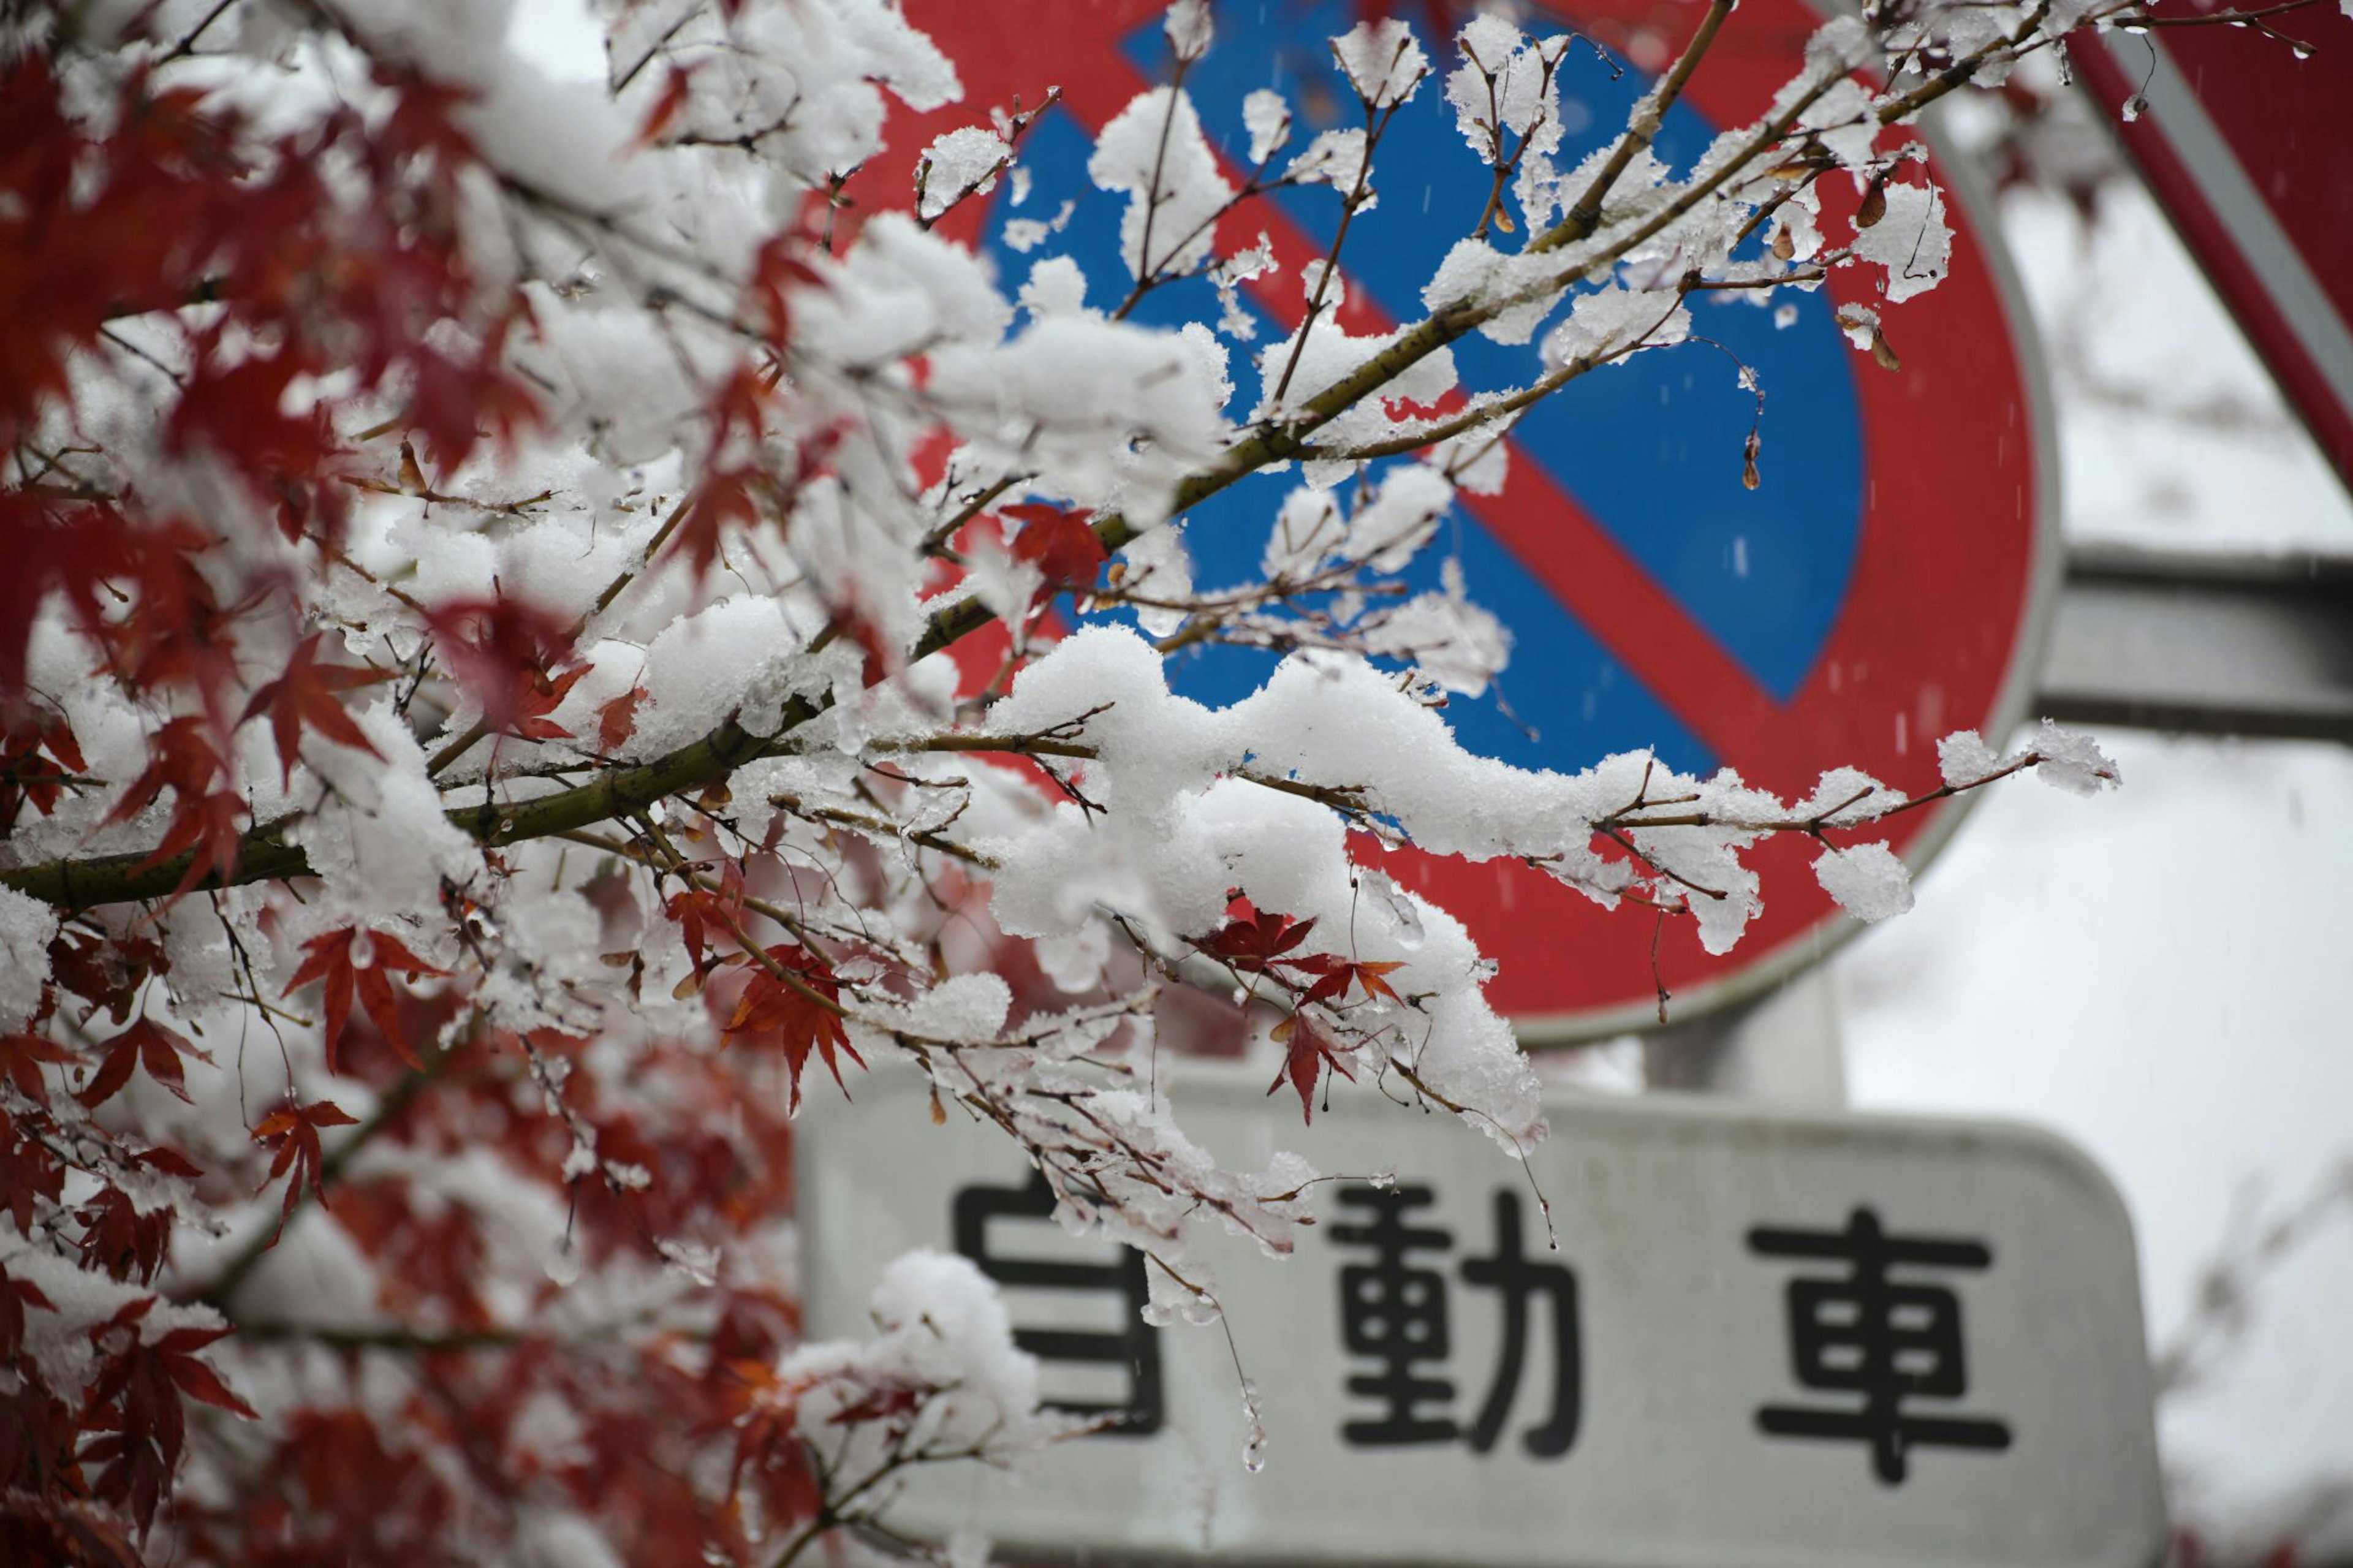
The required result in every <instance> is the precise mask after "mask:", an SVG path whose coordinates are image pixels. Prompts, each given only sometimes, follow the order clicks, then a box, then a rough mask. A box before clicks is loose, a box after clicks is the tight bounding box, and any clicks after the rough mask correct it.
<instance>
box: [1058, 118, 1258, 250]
mask: <svg viewBox="0 0 2353 1568" xmlns="http://www.w3.org/2000/svg"><path fill="white" fill-rule="evenodd" d="M1164 132H1166V134H1165V136H1164ZM1155 172H1156V176H1157V177H1156V180H1155ZM1087 177H1088V178H1090V179H1092V181H1094V183H1095V184H1098V185H1100V186H1102V187H1103V189H1104V190H1107V191H1124V192H1125V193H1127V195H1128V197H1129V200H1128V204H1127V212H1126V215H1125V216H1124V217H1122V218H1121V220H1120V229H1119V245H1120V254H1121V256H1122V257H1123V258H1124V259H1125V261H1126V262H1127V269H1128V271H1129V273H1130V274H1131V275H1132V276H1134V277H1136V278H1139V279H1141V278H1145V277H1148V276H1153V275H1155V274H1158V273H1162V272H1187V271H1191V270H1192V269H1194V268H1198V267H1199V266H1201V265H1203V264H1204V263H1206V262H1207V261H1208V259H1209V256H1210V247H1211V246H1212V244H1213V243H1214V241H1215V239H1216V234H1215V232H1214V231H1213V229H1212V228H1211V226H1210V225H1209V223H1208V219H1209V218H1211V217H1212V216H1215V215H1216V214H1217V212H1218V211H1219V208H1221V207H1223V206H1224V205H1225V204H1226V202H1227V201H1228V199H1229V198H1230V197H1231V196H1232V195H1233V194H1234V193H1233V187H1232V186H1231V185H1229V184H1227V183H1226V179H1225V176H1224V175H1223V174H1219V172H1218V156H1217V154H1216V153H1214V152H1212V151H1211V150H1210V148H1209V143H1208V139H1207V138H1206V137H1204V136H1203V135H1202V134H1201V118H1200V115H1199V114H1198V112H1197V111H1196V110H1194V108H1193V100H1192V97H1191V95H1190V94H1188V93H1185V92H1182V91H1178V90H1176V89H1170V88H1166V87H1155V88H1154V89H1151V90H1150V91H1148V92H1145V93H1141V94H1139V95H1138V96H1137V97H1136V98H1134V100H1131V101H1130V102H1129V104H1128V106H1127V107H1126V108H1125V109H1123V110H1120V111H1119V113H1118V114H1117V115H1116V116H1114V117H1113V120H1112V121H1111V123H1110V124H1108V125H1106V126H1104V127H1103V134H1102V135H1101V136H1100V137H1098V138H1097V139H1096V141H1095V150H1094V155H1093V156H1092V158H1090V159H1089V160H1088V161H1087ZM1147 237H1148V238H1149V240H1150V242H1151V254H1150V255H1148V256H1147V255H1145V241H1146V238H1147Z"/></svg>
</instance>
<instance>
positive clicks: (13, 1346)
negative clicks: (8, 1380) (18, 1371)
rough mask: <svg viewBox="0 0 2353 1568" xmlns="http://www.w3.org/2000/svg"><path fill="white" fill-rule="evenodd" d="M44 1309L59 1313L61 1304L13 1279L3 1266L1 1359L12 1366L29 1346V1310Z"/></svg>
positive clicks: (29, 1283)
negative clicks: (27, 1339)
mask: <svg viewBox="0 0 2353 1568" xmlns="http://www.w3.org/2000/svg"><path fill="white" fill-rule="evenodd" d="M27 1307H41V1308H45V1309H47V1310H49V1311H52V1312H54V1311H56V1310H58V1309H57V1304H56V1303H55V1302H53V1301H51V1300H49V1299H48V1298H47V1296H45V1295H43V1294H42V1293H41V1288H40V1287H39V1286H38V1285H36V1284H34V1283H33V1282H32V1281H31V1280H30V1279H10V1278H9V1277H8V1269H7V1267H6V1265H5V1264H0V1358H5V1360H6V1361H7V1362H8V1363H10V1364H11V1365H14V1364H15V1363H16V1352H18V1351H20V1350H22V1349H23V1348H24V1345H25V1309H26V1308H27Z"/></svg>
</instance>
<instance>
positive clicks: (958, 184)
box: [915, 125, 1026, 248]
mask: <svg viewBox="0 0 2353 1568" xmlns="http://www.w3.org/2000/svg"><path fill="white" fill-rule="evenodd" d="M1012 156H1013V149H1012V148H1011V147H1010V146H1008V144H1007V143H1006V141H1005V138H1004V137H1002V136H999V135H998V134H997V132H994V131H990V130H987V129H986V128H984V127H981V126H977V125H962V126H958V127H957V128H956V129H955V130H954V131H950V132H946V133H945V134H944V135H941V136H939V137H937V138H935V139H934V141H933V142H932V144H931V146H929V147H928V148H926V149H924V152H923V161H922V162H921V163H918V164H917V165H916V168H917V171H918V173H919V175H920V176H921V177H920V178H919V180H918V184H919V185H920V186H921V188H922V191H923V199H922V200H921V201H919V202H917V203H916V204H915V216H918V217H922V218H935V217H938V216H940V215H941V214H942V213H944V212H945V211H947V210H948V208H950V207H952V206H954V205H955V204H956V203H958V202H960V201H962V200H963V199H964V198H965V197H966V196H968V195H987V194H988V193H989V192H990V191H993V190H995V189H996V188H997V175H998V174H1000V173H1002V172H1003V170H1004V168H1005V166H1006V164H1007V163H1008V162H1009V161H1010V160H1011V159H1012ZM1025 248H1026V247H1025Z"/></svg>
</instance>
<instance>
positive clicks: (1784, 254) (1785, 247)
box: [1773, 224, 1798, 261]
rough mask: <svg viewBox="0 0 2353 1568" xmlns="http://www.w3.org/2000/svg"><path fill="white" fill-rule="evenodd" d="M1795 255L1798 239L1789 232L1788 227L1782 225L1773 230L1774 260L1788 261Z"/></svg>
mask: <svg viewBox="0 0 2353 1568" xmlns="http://www.w3.org/2000/svg"><path fill="white" fill-rule="evenodd" d="M1797 254H1798V239H1797V237H1796V236H1795V235H1793V234H1791V233H1790V232H1789V229H1788V225H1787V224H1784V225H1782V226H1779V227H1778V228H1776V229H1774V231H1773V255H1774V256H1775V258H1777V259H1779V260H1782V261H1788V260H1789V259H1791V258H1794V257H1795V256H1796V255H1797Z"/></svg>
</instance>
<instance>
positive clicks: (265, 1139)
mask: <svg viewBox="0 0 2353 1568" xmlns="http://www.w3.org/2000/svg"><path fill="white" fill-rule="evenodd" d="M359 1120H360V1119H359V1118H358V1117H356V1116H353V1115H351V1114H350V1113H349V1112H347V1111H345V1110H343V1108H342V1107H341V1106H339V1105H336V1104H335V1103H334V1102H332V1100H312V1101H311V1103H310V1104H308V1105H296V1104H294V1103H293V1102H292V1101H291V1100H289V1101H288V1102H287V1103H286V1104H285V1105H283V1106H281V1107H280V1108H279V1109H278V1110H273V1111H271V1112H270V1113H269V1115H267V1116H265V1117H263V1118H262V1119H261V1125H260V1126H259V1127H257V1128H255V1129H254V1130H253V1141H254V1142H257V1143H259V1144H262V1145H264V1146H265V1147H268V1146H271V1145H274V1146H275V1147H276V1149H277V1151H278V1152H277V1155H276V1157H275V1158H273V1159H272V1160H271V1161H270V1162H269V1175H268V1176H266V1177H264V1178H263V1179H262V1183H261V1186H259V1187H256V1188H255V1189H254V1191H256V1192H260V1191H262V1190H263V1189H264V1188H267V1187H268V1186H269V1184H270V1183H272V1182H274V1181H276V1180H278V1178H279V1177H280V1176H283V1175H285V1174H286V1173H288V1172H289V1171H291V1172H292V1173H293V1180H291V1181H290V1182H288V1183H287V1184H286V1203H285V1205H284V1206H283V1207H281V1208H280V1210H279V1211H278V1226H279V1230H280V1234H283V1233H284V1231H285V1228H286V1216H287V1215H290V1214H292V1213H293V1212H294V1205H296V1204H298V1203H300V1202H301V1201H302V1189H303V1188H304V1187H305V1186H308V1187H309V1188H310V1189H311V1194H313V1195H314V1196H316V1197H317V1198H318V1200H319V1204H320V1206H321V1207H322V1208H323V1207H325V1206H326V1202H327V1189H326V1187H325V1185H324V1184H323V1181H324V1177H325V1163H326V1155H325V1153H324V1152H323V1151H322V1150H321V1149H320V1147H319V1130H320V1129H321V1128H322V1127H356V1126H358V1125H359ZM271 1240H272V1244H273V1245H275V1241H276V1238H275V1237H272V1238H271Z"/></svg>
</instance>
